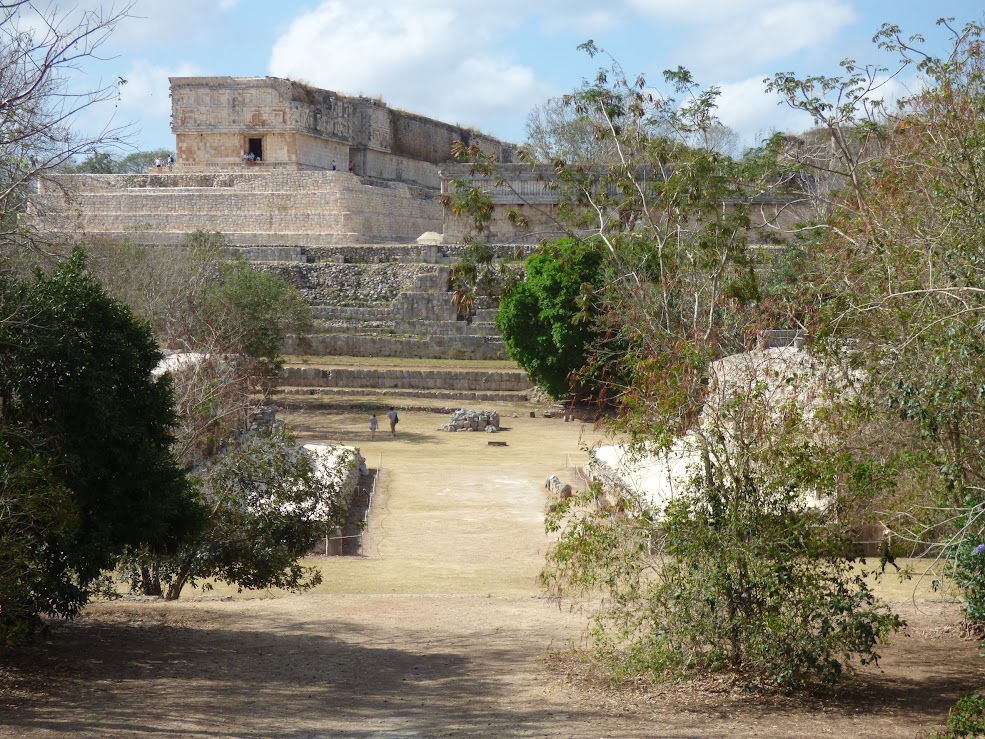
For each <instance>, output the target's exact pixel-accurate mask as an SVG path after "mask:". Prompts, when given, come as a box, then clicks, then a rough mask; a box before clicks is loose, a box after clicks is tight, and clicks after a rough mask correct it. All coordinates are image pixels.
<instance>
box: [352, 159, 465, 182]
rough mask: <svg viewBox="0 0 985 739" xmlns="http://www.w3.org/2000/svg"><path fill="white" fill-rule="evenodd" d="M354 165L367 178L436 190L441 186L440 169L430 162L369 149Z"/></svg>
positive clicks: (354, 161)
mask: <svg viewBox="0 0 985 739" xmlns="http://www.w3.org/2000/svg"><path fill="white" fill-rule="evenodd" d="M449 156H451V154H450V153H449ZM353 164H354V165H355V167H356V172H357V173H358V174H363V175H366V176H367V177H375V178H377V179H381V180H395V181H398V182H408V183H414V184H417V185H421V186H424V187H430V188H434V189H435V190H437V189H438V187H440V185H441V175H440V174H439V171H438V167H437V166H436V165H434V164H431V163H430V162H423V161H420V160H417V159H411V158H409V157H401V156H395V155H393V154H389V153H385V152H378V151H374V150H372V149H368V150H366V151H364V152H361V161H360V159H358V158H357V159H354V160H353Z"/></svg>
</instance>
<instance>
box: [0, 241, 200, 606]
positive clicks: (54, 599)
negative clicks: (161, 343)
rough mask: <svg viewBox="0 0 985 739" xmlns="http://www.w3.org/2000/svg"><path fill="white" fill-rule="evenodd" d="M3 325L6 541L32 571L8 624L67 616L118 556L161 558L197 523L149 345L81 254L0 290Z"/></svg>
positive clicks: (168, 400)
mask: <svg viewBox="0 0 985 739" xmlns="http://www.w3.org/2000/svg"><path fill="white" fill-rule="evenodd" d="M0 314H2V315H3V316H5V320H4V321H2V322H0V420H2V424H0V439H2V445H0V450H2V453H3V457H4V462H5V473H6V474H5V477H7V478H8V482H7V483H5V489H6V491H7V493H8V494H10V495H13V496H14V499H15V509H16V510H19V511H22V517H21V518H18V517H13V518H6V519H4V520H2V521H0V523H2V524H3V528H4V532H3V535H2V536H0V540H3V541H5V542H6V545H7V546H9V547H11V549H12V551H17V550H18V549H19V550H20V551H21V552H22V556H25V557H26V559H25V560H24V561H27V562H32V563H33V564H32V566H31V568H30V570H31V572H30V573H29V576H28V574H27V573H24V572H22V573H20V574H19V575H17V576H18V577H22V578H23V577H28V579H27V580H24V579H21V580H18V581H16V582H15V583H11V582H7V583H5V584H4V586H3V589H4V590H5V591H6V592H8V593H12V594H10V595H8V596H7V598H8V599H10V601H15V602H16V601H18V600H20V603H19V604H18V605H17V606H16V607H14V606H13V605H10V604H9V602H8V608H9V609H10V610H6V609H5V613H20V614H22V615H24V616H28V617H29V616H34V615H36V614H38V613H52V614H59V615H72V614H74V613H75V612H76V611H77V610H78V609H79V608H80V607H81V606H82V605H84V604H85V603H86V601H87V600H88V597H89V595H90V593H91V591H92V588H93V586H94V583H95V582H96V580H97V579H98V577H99V576H100V573H101V572H102V571H103V570H104V569H107V568H110V567H112V566H113V565H114V564H115V562H116V559H117V558H118V557H119V556H120V555H121V554H122V553H123V551H124V550H125V549H127V548H128V547H141V546H142V547H147V548H150V549H153V550H161V551H163V550H166V549H168V548H169V547H171V546H173V544H174V543H175V542H176V541H177V540H178V539H179V538H180V537H181V536H183V535H184V534H186V533H188V532H190V531H192V530H194V528H195V527H196V526H197V525H198V524H199V522H200V514H201V509H200V508H199V506H198V505H197V504H196V502H195V500H194V498H193V496H192V494H191V490H190V488H189V486H188V483H187V481H186V479H185V475H184V471H183V470H182V469H181V468H180V467H179V465H178V464H177V462H176V460H175V459H174V457H173V456H172V453H171V442H172V440H173V437H172V427H173V425H174V423H175V420H176V419H175V415H174V405H173V395H172V390H171V386H170V383H169V381H168V380H167V379H166V378H161V379H155V378H154V377H153V376H152V374H151V371H152V370H153V369H154V367H155V366H156V365H157V363H158V362H159V361H160V359H161V353H160V351H159V349H158V348H157V344H156V343H155V342H154V339H153V337H152V335H151V332H150V330H149V328H148V327H147V326H146V325H145V324H141V323H139V322H137V321H136V320H134V318H133V315H132V314H131V312H130V311H129V309H128V308H127V307H126V306H125V305H123V304H122V303H119V302H118V301H115V300H113V299H111V298H109V297H108V296H107V295H106V293H105V292H104V291H103V289H102V288H101V286H100V285H99V284H98V283H97V282H96V280H95V279H94V278H93V277H92V276H91V275H90V274H89V273H88V271H87V270H86V260H85V256H84V254H83V253H82V252H81V251H76V252H75V253H74V254H73V255H72V257H71V258H70V259H69V260H67V261H65V262H63V263H61V264H59V265H58V266H57V267H56V268H55V269H54V270H53V272H52V273H51V275H50V276H46V275H43V274H38V275H37V276H36V277H35V278H34V279H33V281H31V282H27V283H24V282H19V281H16V280H14V279H12V278H11V277H9V276H6V275H4V276H0ZM6 465H9V466H6ZM8 476H9V477H8ZM11 480H19V481H20V483H21V484H20V485H17V486H13V485H12V484H11V482H10V481H11ZM46 501H50V503H49V502H46ZM49 505H50V508H49ZM46 520H47V521H48V522H49V523H50V524H54V525H52V526H50V527H45V526H44V525H43V522H44V521H46ZM25 599H26V600H27V601H29V602H28V603H25Z"/></svg>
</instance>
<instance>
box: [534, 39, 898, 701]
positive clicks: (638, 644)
mask: <svg viewBox="0 0 985 739" xmlns="http://www.w3.org/2000/svg"><path fill="white" fill-rule="evenodd" d="M584 48H585V50H586V51H587V52H588V53H589V54H591V55H593V56H595V55H599V54H601V53H603V52H601V50H599V49H598V48H597V47H595V46H594V44H591V43H590V42H589V43H588V44H585V45H584ZM664 79H665V82H666V83H667V86H668V87H669V88H670V90H669V91H668V92H663V91H660V90H654V89H652V88H650V87H649V86H648V85H647V83H646V80H644V79H642V78H637V79H635V80H632V81H631V80H629V79H628V78H627V77H626V76H625V75H624V73H623V71H622V70H621V68H620V67H619V66H618V64H616V63H614V62H613V63H612V64H611V65H610V66H609V67H608V68H604V69H601V70H600V71H599V74H598V75H597V76H596V78H595V79H594V80H593V81H589V82H586V83H585V84H584V86H583V88H582V89H581V90H580V91H579V92H578V93H576V95H575V97H574V101H573V104H574V105H575V109H576V110H585V111H589V110H591V111H593V115H595V116H598V117H600V118H601V119H604V120H606V121H608V124H609V125H608V126H607V127H600V129H599V135H607V136H609V137H610V138H611V141H612V145H613V148H614V150H615V151H616V152H617V162H616V163H615V164H613V165H610V166H607V167H565V166H559V167H558V168H557V172H556V176H555V180H554V183H553V186H554V187H555V189H556V191H557V192H558V194H559V197H560V204H559V208H558V213H559V215H560V217H562V218H563V219H566V222H567V223H568V225H569V228H570V229H571V230H572V232H573V233H577V234H586V233H587V234H591V238H593V239H594V240H596V242H597V243H598V250H599V252H600V253H601V254H602V255H603V257H604V270H603V274H604V275H605V276H604V278H603V280H602V284H601V285H600V286H599V287H600V289H599V290H598V296H597V300H598V305H599V306H600V311H599V320H598V321H597V323H596V324H595V326H596V331H597V333H596V339H595V341H594V342H593V343H592V344H591V345H590V352H589V357H588V359H589V364H590V365H591V366H595V367H603V368H606V370H607V372H606V373H604V374H598V373H597V376H599V377H600V378H601V381H602V382H604V383H605V384H606V385H607V386H608V392H609V397H610V398H611V399H612V400H613V402H614V403H615V404H616V407H617V410H618V415H617V418H616V422H615V428H616V429H617V430H619V431H622V432H624V433H625V434H627V435H628V437H629V439H630V443H629V447H628V448H629V453H630V456H631V457H635V458H638V459H640V460H647V461H650V460H657V461H659V460H664V464H665V465H667V466H668V469H670V468H671V467H672V465H671V462H670V460H672V459H674V458H677V457H679V456H680V455H682V454H684V455H685V456H686V458H687V459H688V460H689V467H690V472H689V474H688V475H687V476H686V479H684V480H678V483H677V487H678V488H679V490H680V494H679V495H678V496H676V497H674V498H673V499H672V501H673V502H671V501H668V500H665V499H659V498H658V499H653V498H650V497H646V496H645V495H644V494H643V493H642V492H640V491H633V490H603V489H601V488H598V487H596V488H595V489H593V490H592V491H591V492H590V493H589V494H588V495H586V496H584V497H581V498H578V497H576V498H574V499H572V500H571V501H569V502H566V503H563V504H561V505H560V506H558V507H557V509H556V510H555V512H554V514H553V515H552V517H551V518H550V519H549V526H550V527H551V528H552V529H553V530H554V531H555V532H556V533H557V535H558V539H557V543H556V544H555V545H554V546H553V548H552V549H551V551H550V553H549V556H548V563H547V567H546V568H545V571H544V573H543V579H544V582H545V584H546V585H548V587H549V589H550V591H551V592H552V593H553V594H555V595H558V596H561V597H563V596H565V595H575V594H586V593H587V594H590V595H591V596H592V598H593V601H592V602H593V603H600V604H601V605H600V606H599V607H598V610H597V611H596V619H595V624H596V628H595V631H594V635H595V637H596V641H595V643H596V647H597V648H598V654H599V655H600V656H601V657H603V658H604V660H605V661H606V663H607V664H609V665H611V666H614V667H616V668H617V669H625V670H628V671H631V672H638V671H650V672H653V673H656V674H658V675H665V674H681V673H685V674H686V673H689V672H694V671H697V672H711V671H716V670H731V671H734V672H737V673H739V674H742V675H744V676H745V677H746V678H747V679H748V680H749V681H750V682H752V683H755V684H769V685H779V686H783V687H788V688H796V687H802V686H805V685H807V684H810V683H811V682H814V681H819V680H820V681H831V680H835V679H837V678H838V677H839V676H840V675H841V674H842V672H843V670H844V669H845V667H846V666H847V665H849V664H850V663H851V662H852V661H853V660H855V659H857V660H858V661H860V662H863V663H865V662H869V661H872V660H875V659H876V658H877V648H878V645H879V644H880V643H881V642H882V641H883V640H884V639H885V638H886V636H887V635H888V634H890V633H892V631H893V630H895V629H896V628H898V627H899V626H900V621H899V620H898V619H897V618H896V617H895V616H893V615H892V614H891V613H890V612H889V611H888V609H886V608H885V607H884V606H882V605H880V604H879V603H878V602H877V601H876V600H875V599H874V597H873V595H872V593H871V590H870V589H869V587H868V585H867V584H866V582H865V581H864V580H863V579H862V578H860V577H858V575H857V574H856V572H855V570H854V569H853V559H854V550H853V549H852V548H851V547H850V546H849V545H848V544H849V543H848V542H847V541H846V539H845V537H844V535H843V534H842V531H841V529H840V527H839V512H840V511H842V510H844V508H845V507H856V506H860V505H863V502H862V501H860V500H859V499H858V498H856V497H853V495H856V494H858V491H856V490H853V489H851V488H849V487H848V486H844V485H843V484H842V482H843V477H844V473H843V470H841V469H840V468H838V467H837V466H835V465H833V464H832V462H831V459H833V458H835V459H836V458H838V452H839V448H838V446H837V445H836V444H834V445H833V442H831V441H829V437H828V436H827V435H826V434H825V433H824V432H823V431H821V430H819V429H818V428H816V427H815V425H814V421H813V419H814V418H815V417H816V416H815V412H814V411H813V410H811V411H808V409H807V408H804V407H803V406H801V405H800V404H798V402H796V401H794V400H786V401H781V400H780V399H778V398H776V397H775V395H776V392H775V391H774V390H771V389H770V388H773V387H777V388H785V387H790V386H791V385H793V384H795V382H796V374H797V373H796V372H794V371H793V370H792V369H791V368H789V367H785V366H783V365H782V364H781V365H779V366H777V367H769V368H764V369H762V370H757V371H755V372H752V377H753V379H751V380H749V381H747V382H745V383H744V384H740V385H738V386H735V387H732V389H731V390H729V392H727V393H725V394H723V395H722V396H721V397H717V399H716V396H715V391H716V389H721V388H723V387H727V386H728V382H727V378H728V374H727V373H725V374H722V372H723V370H722V368H723V367H728V366H731V362H732V360H729V361H726V360H727V359H728V358H730V357H734V356H741V355H742V353H743V352H745V351H746V349H747V348H748V347H749V346H750V344H752V343H753V342H755V341H756V340H757V338H758V336H759V335H760V333H761V332H762V331H763V330H766V329H769V328H775V327H777V326H779V327H785V322H786V321H787V320H788V315H787V314H786V313H782V314H781V313H778V312H777V311H776V307H777V306H778V305H781V306H782V307H783V308H784V311H786V310H788V308H789V306H788V305H782V304H781V303H779V302H777V301H772V302H771V301H769V300H764V295H763V292H762V290H761V285H760V279H759V272H760V270H761V268H762V266H763V265H762V261H761V259H760V256H759V254H758V253H757V252H756V251H754V250H752V249H750V248H749V245H748V243H747V242H748V235H749V232H750V224H751V219H750V210H751V208H752V207H753V203H754V198H755V197H756V196H758V195H760V194H761V193H763V192H769V191H771V190H775V189H777V188H779V187H784V186H786V185H785V183H786V182H787V181H788V179H787V178H786V177H785V176H784V174H785V173H784V170H783V169H782V166H781V165H782V163H781V154H782V153H783V148H784V146H785V142H784V141H783V140H782V139H781V138H780V137H774V138H773V139H771V140H769V141H768V142H766V143H765V144H764V145H763V146H762V147H759V148H757V149H754V150H751V151H749V152H747V153H746V154H745V155H744V156H743V157H742V158H741V159H738V160H736V159H733V158H731V157H729V156H725V155H723V154H721V153H720V152H718V151H716V150H715V148H713V147H712V146H710V145H709V143H710V141H711V139H712V136H711V134H712V133H713V131H714V130H715V129H716V128H717V127H718V126H719V125H720V124H719V123H718V121H717V118H716V116H715V106H716V101H717V97H718V91H717V90H716V89H715V88H711V89H709V90H701V89H700V88H699V87H698V86H697V84H696V83H695V81H694V80H693V78H692V76H691V74H690V73H689V72H688V71H687V70H685V69H682V68H678V69H674V70H668V71H667V72H665V74H664ZM533 308H534V306H530V310H533ZM760 371H762V372H763V373H764V374H763V376H761V377H758V379H757V375H758V374H759V372H760ZM770 377H773V378H775V379H777V380H778V382H777V383H776V384H775V385H774V384H771V383H768V382H767V378H770ZM764 383H765V384H764ZM843 384H844V380H843V381H842V385H843ZM837 386H838V385H837V384H833V385H832V387H837ZM835 399H836V398H835ZM835 399H829V401H830V402H833V400H835ZM713 401H714V402H713ZM833 407H837V406H836V405H834V406H833ZM834 413H835V411H834V410H832V411H830V414H829V415H830V417H834V416H833V414H834ZM822 473H823V475H822ZM819 490H820V491H824V493H825V495H824V500H825V504H824V505H821V506H817V507H811V506H807V505H806V504H805V502H804V501H806V500H808V499H809V498H810V497H811V496H812V495H813V494H814V493H816V492H817V491H819ZM613 497H615V498H617V500H616V502H615V504H612V503H611V502H609V503H607V502H606V501H607V500H608V501H611V499H612V498H613ZM774 630H775V636H774ZM767 635H769V637H770V638H764V637H766V636H767Z"/></svg>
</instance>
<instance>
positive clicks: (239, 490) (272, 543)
mask: <svg viewBox="0 0 985 739" xmlns="http://www.w3.org/2000/svg"><path fill="white" fill-rule="evenodd" d="M339 462H340V464H341V465H342V466H343V467H344V466H345V465H346V464H348V465H349V466H350V467H351V465H352V464H354V463H355V460H354V457H353V456H352V455H351V453H350V454H349V455H348V456H345V455H343V457H342V458H341V459H340V460H339ZM319 464H320V463H319V460H318V459H316V458H315V457H313V456H312V455H311V454H309V453H308V452H307V451H305V450H303V449H302V448H301V447H300V446H298V444H297V443H296V442H295V441H294V439H293V437H292V436H291V435H290V434H289V433H287V432H286V431H284V430H276V429H275V430H272V431H259V432H256V433H251V434H248V435H247V436H245V437H243V438H241V439H239V440H237V441H234V442H232V443H231V445H230V448H229V449H228V450H226V451H224V452H223V453H222V454H218V455H216V456H215V457H214V458H213V459H212V460H210V461H209V462H208V463H206V464H205V465H204V466H202V467H201V468H200V469H198V470H197V471H196V472H195V474H194V475H193V480H194V484H195V488H196V490H197V493H198V496H199V499H200V503H201V505H203V506H204V507H205V508H207V509H208V510H209V511H210V513H209V517H208V523H207V525H206V527H205V529H204V530H203V531H202V532H201V534H200V535H199V536H198V537H197V538H195V539H193V540H186V541H185V542H184V543H183V544H182V545H181V547H180V548H179V550H178V551H177V552H175V553H174V554H173V555H170V556H164V557H162V556H155V555H154V554H153V553H149V552H146V551H145V552H141V553H139V554H138V555H137V556H135V557H133V558H132V559H131V560H130V562H129V564H128V567H127V577H128V579H129V580H130V581H131V584H132V585H133V587H134V588H139V589H140V590H141V591H142V592H143V593H145V594H147V595H163V596H164V597H165V598H166V599H167V600H177V599H178V598H179V597H180V595H181V592H182V590H183V589H184V587H185V586H188V585H191V586H193V587H195V586H197V584H198V583H199V582H201V581H202V580H205V579H216V580H220V581H222V582H228V583H232V584H235V585H238V586H239V587H240V588H250V589H262V588H271V587H276V588H283V589H285V590H290V591H293V592H303V591H305V590H308V589H309V588H312V587H314V586H316V585H318V583H320V582H321V573H320V572H319V571H318V570H317V569H315V568H311V567H305V566H303V565H301V564H300V563H299V561H298V560H299V559H300V558H301V557H302V556H303V555H304V554H306V553H307V552H308V551H309V550H310V549H311V547H312V545H313V544H314V543H315V542H316V541H317V539H318V537H320V536H326V535H327V534H328V533H329V532H330V531H331V530H332V529H334V528H336V527H338V526H340V525H341V524H342V523H343V521H344V518H345V513H346V510H347V509H348V503H349V496H350V495H351V492H352V491H346V490H344V489H343V488H342V482H343V476H340V475H336V476H335V477H334V478H333V477H329V476H327V475H326V474H324V472H323V471H322V470H320V469H319ZM205 587H209V586H208V584H207V583H205Z"/></svg>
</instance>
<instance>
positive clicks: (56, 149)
mask: <svg viewBox="0 0 985 739" xmlns="http://www.w3.org/2000/svg"><path fill="white" fill-rule="evenodd" d="M131 7H132V3H125V4H123V5H121V6H113V5H110V6H109V7H107V8H98V9H93V10H86V9H81V8H75V9H70V10H66V9H64V8H61V7H59V6H57V5H53V4H52V5H49V4H48V3H42V2H35V1H34V0H13V1H12V2H2V3H0V246H7V245H10V244H12V243H15V242H18V241H24V240H28V241H30V236H31V229H30V228H29V227H28V225H27V223H26V222H25V219H24V218H23V217H22V216H23V214H24V212H25V207H26V197H27V194H28V192H29V190H30V189H31V187H33V186H34V184H35V182H36V180H37V179H38V178H39V177H43V176H44V175H45V174H46V173H48V172H51V171H53V170H55V169H56V168H58V167H59V166H61V165H63V164H64V163H65V162H67V161H69V160H71V159H72V158H73V157H75V156H77V155H80V154H84V153H87V152H92V151H94V150H95V149H97V148H106V147H112V146H114V145H119V144H122V143H124V140H125V137H126V135H127V133H128V128H129V127H128V126H126V125H122V126H115V125H113V124H112V123H108V124H107V125H106V126H104V127H103V128H101V129H99V130H97V131H95V132H92V133H82V132H80V131H79V130H78V128H77V126H78V121H79V117H80V115H81V114H82V113H83V112H84V111H87V110H88V109H89V108H92V107H93V106H96V105H99V104H100V103H103V102H106V101H110V100H113V99H115V98H116V97H117V96H118V95H119V88H120V87H121V86H122V85H124V84H126V80H125V79H123V78H122V77H115V78H113V79H112V80H110V81H98V82H97V83H96V84H95V85H90V86H87V87H79V85H78V80H77V78H76V76H75V75H76V73H77V72H78V71H79V70H80V69H81V68H82V66H83V65H84V64H85V63H86V62H87V61H90V60H95V59H98V53H99V49H100V48H101V47H102V46H103V45H104V44H105V42H106V41H107V39H108V38H109V36H110V34H111V33H112V32H113V30H114V28H115V27H116V25H117V24H118V23H119V22H120V21H121V20H122V19H123V18H125V17H127V15H128V12H129V11H130V9H131ZM39 216H42V217H43V214H39Z"/></svg>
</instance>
